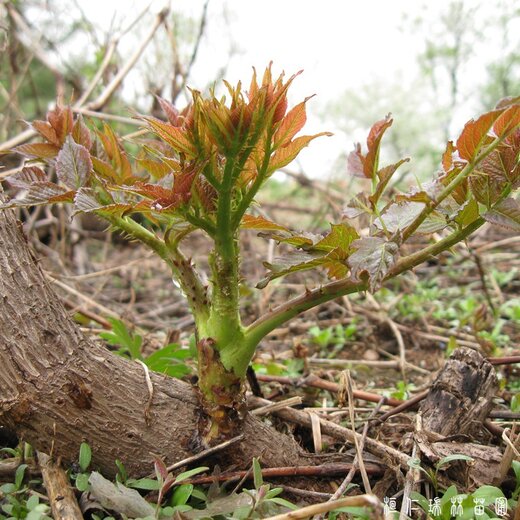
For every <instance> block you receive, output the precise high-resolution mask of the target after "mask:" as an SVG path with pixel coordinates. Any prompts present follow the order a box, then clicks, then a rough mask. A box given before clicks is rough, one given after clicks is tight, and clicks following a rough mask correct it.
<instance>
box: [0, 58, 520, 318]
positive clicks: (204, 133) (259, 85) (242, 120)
mask: <svg viewBox="0 0 520 520" xmlns="http://www.w3.org/2000/svg"><path fill="white" fill-rule="evenodd" d="M296 76H297V74H296V75H293V76H291V77H290V78H289V79H288V80H287V81H285V80H284V76H283V74H282V75H281V76H279V77H278V78H274V77H273V75H272V72H271V67H270V66H269V67H268V68H267V69H266V70H265V72H264V74H263V77H262V79H261V80H260V81H259V79H258V78H257V75H256V72H254V73H253V76H252V79H251V82H250V84H249V88H248V90H247V92H244V90H243V88H242V84H241V83H240V82H239V83H238V84H237V85H236V86H232V85H230V84H229V83H227V82H225V87H226V90H227V92H226V95H225V96H222V97H217V96H216V95H215V93H214V92H211V93H210V95H209V96H207V97H205V96H203V95H202V94H201V93H200V92H198V91H196V90H192V91H191V97H192V99H191V103H190V104H189V106H188V107H186V108H185V109H184V110H182V111H179V110H178V109H177V108H176V107H174V106H173V105H172V104H171V103H169V102H168V101H166V100H164V99H160V100H159V102H160V105H161V107H162V109H163V111H164V114H165V118H164V119H163V120H161V119H157V118H155V117H151V116H139V117H140V120H141V121H142V123H143V125H144V126H145V127H146V128H147V129H148V131H149V134H148V136H149V137H148V138H147V139H143V140H141V141H139V142H138V143H137V144H138V145H139V153H138V154H137V156H136V157H135V158H130V157H129V155H128V153H127V152H126V151H125V149H124V147H123V145H122V143H121V139H120V138H119V137H118V136H117V135H116V134H115V133H114V131H113V130H112V129H111V128H110V127H109V126H108V125H104V127H103V128H102V129H101V130H99V129H94V130H92V129H90V128H89V127H87V125H86V124H85V123H84V121H83V119H82V117H81V116H78V117H77V118H74V117H73V113H72V111H71V109H70V108H67V107H59V106H58V107H57V108H56V109H54V110H52V111H51V112H49V114H48V115H47V120H46V121H34V122H33V123H32V127H33V128H34V130H36V131H37V132H38V133H39V134H40V136H41V137H43V138H44V140H45V142H43V143H31V144H24V145H21V146H18V147H17V148H16V149H15V150H16V151H17V152H19V153H21V154H23V155H25V156H26V157H27V158H28V159H29V160H28V162H27V163H26V165H25V167H24V168H23V169H22V170H21V171H20V172H19V173H16V174H15V175H13V176H11V177H10V178H9V179H8V180H9V182H10V183H11V184H12V185H13V186H14V187H16V188H19V189H21V190H22V191H21V193H20V194H19V196H18V197H16V198H15V199H13V200H11V201H9V202H7V203H5V204H3V205H2V206H1V208H7V207H20V206H34V205H38V204H48V203H57V202H69V203H72V204H73V206H74V212H75V213H77V212H83V213H96V214H98V215H99V216H101V217H103V218H105V219H107V220H108V221H109V222H110V223H111V224H112V225H114V226H115V227H119V228H120V229H123V231H125V232H126V233H127V234H129V235H130V236H131V237H132V238H137V239H139V240H142V241H143V242H144V243H146V244H147V245H149V246H150V247H152V249H155V251H156V252H158V253H159V254H160V255H161V256H163V258H165V256H167V255H166V253H165V249H164V248H166V250H168V251H176V248H177V245H178V243H179V242H180V241H181V240H182V239H183V238H184V237H185V236H186V235H187V234H189V233H190V232H191V231H193V230H195V229H202V230H204V231H205V232H206V233H207V234H208V235H209V236H210V237H211V238H212V239H213V240H214V241H215V243H216V244H217V246H216V247H217V249H218V247H220V248H221V250H220V252H218V254H219V255H220V254H222V255H223V256H222V258H224V260H225V261H229V258H228V256H229V255H228V253H229V251H227V250H226V247H227V246H225V243H227V242H233V241H234V240H235V239H236V234H237V232H238V230H239V228H242V229H251V230H257V231H258V232H259V233H260V234H261V235H262V236H264V237H266V238H269V239H274V240H275V241H277V242H278V243H281V244H284V248H292V249H293V251H292V252H291V253H288V254H286V255H285V256H284V257H282V258H277V259H275V260H274V261H272V262H271V263H269V264H267V263H266V264H265V265H266V267H267V269H268V273H267V275H266V277H265V279H264V280H262V281H261V282H259V284H258V287H260V288H261V287H264V286H265V285H267V283H269V281H271V280H273V279H275V278H278V277H281V276H284V275H287V274H289V273H294V272H298V271H306V270H309V269H314V268H316V267H321V268H324V270H325V271H326V273H327V275H328V276H329V277H330V278H333V279H350V280H351V281H352V282H356V283H357V282H359V284H360V285H359V290H363V289H366V288H368V289H370V290H376V289H377V288H378V287H379V286H380V285H381V284H382V283H383V282H384V280H385V279H387V278H388V277H390V276H393V275H395V274H398V273H399V272H402V271H403V270H406V269H407V268H410V267H413V265H415V264H416V263H417V261H418V260H419V259H421V260H423V257H422V256H417V257H413V258H409V259H408V258H400V254H401V251H402V245H403V243H405V242H406V241H408V240H409V239H410V237H411V236H413V235H416V234H424V235H428V234H431V233H440V232H442V233H445V235H446V247H449V246H450V245H452V244H453V243H456V242H457V241H460V240H463V239H464V238H465V237H466V236H467V235H468V234H469V233H470V232H472V231H473V230H474V229H476V228H478V227H479V226H480V225H482V224H483V223H484V222H486V221H487V222H489V223H492V224H496V225H499V226H503V227H507V228H510V229H513V230H515V231H518V230H519V229H520V203H519V202H518V200H517V199H516V198H514V197H513V194H514V192H515V190H516V189H518V187H519V186H520V165H519V153H520V130H519V125H520V102H519V100H518V99H508V100H503V101H501V102H500V103H499V104H498V106H497V108H496V109H495V110H492V111H490V112H488V113H485V114H483V115H482V116H480V117H479V118H477V119H475V120H471V121H469V122H468V123H467V124H466V126H465V127H464V129H463V131H462V133H461V134H460V136H459V137H458V139H457V140H456V141H455V142H451V141H450V142H449V143H448V144H447V146H446V149H445V151H444V153H443V155H442V160H441V170H440V172H439V173H438V175H437V176H436V178H435V179H434V180H432V181H430V182H428V183H425V184H423V185H422V186H419V187H417V188H415V189H413V190H411V191H409V192H408V193H395V190H392V192H393V195H392V197H390V198H389V197H388V193H387V192H388V191H389V189H388V186H389V184H390V181H391V179H392V177H393V175H394V174H395V172H396V171H397V170H398V169H399V168H400V167H401V166H402V165H403V164H404V163H406V162H407V161H408V159H402V160H400V161H398V162H397V163H395V164H390V165H386V166H381V165H380V162H381V161H380V150H381V142H382V139H383V137H384V134H385V132H386V131H387V130H388V129H389V128H390V127H391V125H392V119H391V117H390V116H387V117H385V118H384V119H382V120H381V121H378V122H377V123H375V124H374V125H373V126H372V128H371V130H370V132H369V135H368V138H367V142H366V149H364V147H362V146H361V144H357V145H356V146H355V148H354V150H353V151H352V152H351V153H350V155H349V157H348V164H347V173H348V174H349V175H354V176H356V177H360V178H362V179H365V180H366V181H367V186H368V187H369V189H368V190H367V191H366V192H363V193H359V194H358V195H356V196H355V197H353V198H352V199H351V200H350V201H348V202H347V203H346V204H345V207H344V212H343V219H342V221H341V222H337V223H333V224H331V227H330V231H329V232H328V233H326V234H325V235H313V234H311V233H306V232H299V231H294V230H291V229H289V228H288V227H286V226H285V225H282V224H279V223H275V222H272V221H269V220H268V219H266V218H264V217H262V216H258V215H256V214H255V213H254V211H253V210H252V209H251V207H252V203H253V201H254V198H255V197H256V195H257V193H258V191H259V189H260V188H261V186H262V185H263V184H264V182H265V181H266V180H267V179H268V178H269V177H270V176H271V175H272V174H273V172H275V171H276V170H278V169H280V168H283V167H284V166H286V165H287V164H289V163H290V162H291V161H292V160H293V159H295V157H296V156H297V155H298V154H299V152H300V151H301V150H302V149H303V148H304V147H305V146H307V145H308V144H309V142H310V141H312V140H313V139H314V138H316V137H318V136H321V135H329V134H328V133H325V132H324V133H320V134H316V135H304V136H298V134H299V132H300V131H301V130H302V128H303V126H304V125H305V122H306V103H307V101H308V99H309V98H307V99H305V100H304V101H302V102H300V103H299V104H297V105H296V106H294V107H293V108H292V109H290V110H289V109H288V100H287V93H288V89H289V87H290V85H291V83H292V82H293V81H294V79H295V77H296ZM41 165H43V166H44V167H43V168H42V167H41ZM137 213H139V214H141V215H144V216H145V219H144V222H145V224H144V225H141V224H139V227H136V226H135V225H131V224H129V223H132V222H135V221H134V220H133V217H134V215H135V214H137ZM361 216H363V217H364V218H363V220H364V221H366V220H367V219H368V221H369V228H368V234H367V233H366V232H365V233H362V232H361V229H360V228H361V226H360V225H359V224H358V219H359V217H361ZM143 226H144V227H143ZM145 228H146V229H145ZM150 229H151V230H152V232H150ZM218 244H220V246H218ZM435 252H438V251H437V250H435ZM233 254H235V256H236V258H235V263H238V250H234V252H233ZM226 255H228V256H226ZM173 256H174V260H173V261H172V265H173V266H175V267H174V274H175V275H176V276H178V277H180V278H181V281H182V279H183V278H184V285H185V286H186V287H188V286H190V287H193V288H194V289H193V291H194V293H193V294H192V295H189V296H190V297H191V299H192V300H193V301H198V302H199V304H200V306H205V305H210V303H208V298H209V295H208V294H206V292H205V289H201V288H200V287H198V286H197V287H196V284H192V282H191V279H190V276H191V275H190V270H191V268H192V266H191V265H189V263H186V262H184V263H183V257H178V256H175V255H173ZM224 260H223V261H224ZM399 262H401V263H399ZM216 265H217V267H216V268H215V269H216V270H215V272H216V273H217V272H218V266H220V267H222V266H223V265H224V264H223V263H222V262H221V263H220V264H219V263H218V262H217V264H216ZM231 271H232V270H231ZM231 271H230V270H229V269H228V272H231ZM236 272H238V271H236ZM235 274H236V273H235ZM213 283H216V282H215V281H213ZM224 292H225V291H224ZM199 310H200V309H199Z"/></svg>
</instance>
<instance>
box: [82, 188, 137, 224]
mask: <svg viewBox="0 0 520 520" xmlns="http://www.w3.org/2000/svg"><path fill="white" fill-rule="evenodd" d="M132 209H133V206H132V205H131V204H129V203H112V204H104V203H103V202H101V201H100V200H99V198H98V196H97V194H96V192H95V190H93V189H92V188H80V189H79V190H78V191H77V193H76V195H75V197H74V212H73V215H76V214H77V213H97V214H98V215H101V216H102V215H110V216H118V217H121V216H123V215H124V214H126V213H128V212H130V211H131V210H132Z"/></svg>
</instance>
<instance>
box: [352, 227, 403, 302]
mask: <svg viewBox="0 0 520 520" xmlns="http://www.w3.org/2000/svg"><path fill="white" fill-rule="evenodd" d="M352 247H353V248H355V249H356V251H355V252H354V253H352V254H351V255H350V256H349V258H348V260H347V262H348V265H349V266H350V268H351V270H352V276H353V278H355V279H358V280H363V279H365V278H368V286H369V289H370V290H371V291H372V292H373V291H376V290H377V289H378V288H379V287H380V286H381V283H382V281H383V279H384V277H385V276H386V273H387V272H388V270H389V269H390V267H392V266H393V265H394V263H395V261H396V257H397V253H398V251H399V246H398V245H397V243H396V242H394V241H387V240H385V239H383V238H379V237H365V238H361V239H359V240H356V241H354V242H353V243H352Z"/></svg>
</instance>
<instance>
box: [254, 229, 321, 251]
mask: <svg viewBox="0 0 520 520" xmlns="http://www.w3.org/2000/svg"><path fill="white" fill-rule="evenodd" d="M258 236H260V237H263V238H270V239H272V240H276V241H277V242H280V243H284V244H289V245H291V246H294V247H299V248H303V249H306V248H309V247H312V245H313V244H314V243H315V239H316V235H313V234H312V233H308V232H301V233H298V232H296V231H291V230H287V231H283V230H276V231H262V232H261V233H258Z"/></svg>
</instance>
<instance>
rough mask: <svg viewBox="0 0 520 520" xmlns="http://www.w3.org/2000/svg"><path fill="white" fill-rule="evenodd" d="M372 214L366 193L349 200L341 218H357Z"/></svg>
mask: <svg viewBox="0 0 520 520" xmlns="http://www.w3.org/2000/svg"><path fill="white" fill-rule="evenodd" d="M364 213H365V214H368V215H371V214H372V208H371V204H370V201H369V200H368V196H367V195H366V193H363V192H362V193H358V194H357V195H356V196H355V197H354V198H352V199H350V201H349V203H348V204H347V205H346V206H345V207H344V208H343V211H342V213H341V214H342V216H343V217H345V218H349V219H350V218H357V217H359V216H360V215H362V214H364Z"/></svg>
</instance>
